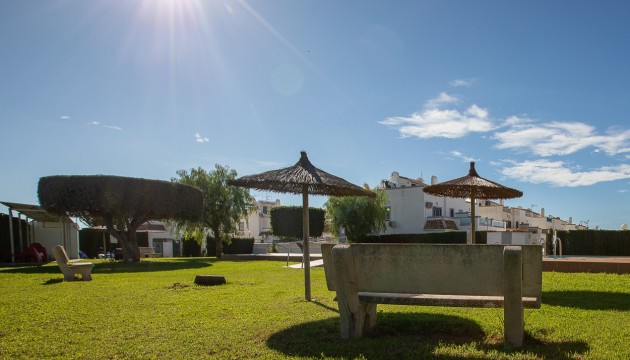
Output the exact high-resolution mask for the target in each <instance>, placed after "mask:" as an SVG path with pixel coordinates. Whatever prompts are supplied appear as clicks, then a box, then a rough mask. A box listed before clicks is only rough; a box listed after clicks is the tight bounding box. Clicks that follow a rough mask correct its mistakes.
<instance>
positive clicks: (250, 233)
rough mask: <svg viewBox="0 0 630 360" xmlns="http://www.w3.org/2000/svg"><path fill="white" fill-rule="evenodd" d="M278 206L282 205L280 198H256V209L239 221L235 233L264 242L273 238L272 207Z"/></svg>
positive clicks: (253, 204) (254, 202) (254, 204)
mask: <svg viewBox="0 0 630 360" xmlns="http://www.w3.org/2000/svg"><path fill="white" fill-rule="evenodd" d="M278 206H280V200H279V199H276V201H266V200H254V201H253V203H252V208H253V209H254V211H252V212H251V213H250V214H249V216H248V217H247V218H246V219H241V220H240V221H239V224H238V229H237V232H236V234H235V235H236V236H238V237H245V238H254V239H255V240H257V241H263V242H268V241H269V240H271V209H273V208H276V207H278Z"/></svg>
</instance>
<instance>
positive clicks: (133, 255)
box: [123, 229, 140, 262]
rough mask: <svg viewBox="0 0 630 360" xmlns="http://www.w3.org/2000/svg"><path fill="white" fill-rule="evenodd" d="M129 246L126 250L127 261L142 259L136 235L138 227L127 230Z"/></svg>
mask: <svg viewBox="0 0 630 360" xmlns="http://www.w3.org/2000/svg"><path fill="white" fill-rule="evenodd" d="M126 235H127V247H126V251H125V250H123V252H125V261H130V262H139V261H140V248H138V237H137V236H136V229H133V230H127V234H126Z"/></svg>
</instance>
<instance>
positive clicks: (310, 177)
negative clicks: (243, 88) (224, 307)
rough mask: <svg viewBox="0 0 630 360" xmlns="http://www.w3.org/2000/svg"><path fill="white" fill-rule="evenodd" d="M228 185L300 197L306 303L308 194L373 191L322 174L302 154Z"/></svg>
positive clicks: (308, 293) (364, 193)
mask: <svg viewBox="0 0 630 360" xmlns="http://www.w3.org/2000/svg"><path fill="white" fill-rule="evenodd" d="M228 184H230V185H234V186H241V187H246V188H251V189H257V190H267V191H274V192H280V193H290V194H302V221H303V229H304V230H303V233H302V238H303V241H304V260H303V261H304V287H305V296H306V300H309V301H310V300H311V270H310V261H311V259H310V253H309V252H310V249H309V244H308V236H309V227H308V221H309V220H308V195H309V194H312V195H332V196H375V194H374V193H373V192H372V191H369V190H366V189H364V188H362V187H359V186H356V185H354V184H351V183H349V182H347V181H346V180H344V179H342V178H340V177H337V176H335V175H331V174H329V173H327V172H325V171H322V170H320V169H318V168H316V167H315V166H313V164H311V162H310V161H309V160H308V157H307V156H306V152H305V151H302V152H301V156H300V160H299V161H298V162H297V163H296V164H295V165H293V166H290V167H286V168H283V169H279V170H272V171H267V172H264V173H260V174H256V175H249V176H243V177H240V178H238V179H236V180H231V181H228Z"/></svg>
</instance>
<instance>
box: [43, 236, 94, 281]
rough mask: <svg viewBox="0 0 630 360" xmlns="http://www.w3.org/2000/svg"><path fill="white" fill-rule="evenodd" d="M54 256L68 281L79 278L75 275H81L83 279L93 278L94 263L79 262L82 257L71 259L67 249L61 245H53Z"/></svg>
mask: <svg viewBox="0 0 630 360" xmlns="http://www.w3.org/2000/svg"><path fill="white" fill-rule="evenodd" d="M53 256H54V257H55V260H56V261H57V265H59V270H61V273H62V274H63V278H64V280H66V281H74V280H77V279H76V277H75V275H81V280H92V268H93V267H94V264H92V263H84V262H79V261H81V260H80V259H75V260H70V259H69V258H68V254H66V250H65V249H64V248H63V246H61V245H57V246H55V247H53Z"/></svg>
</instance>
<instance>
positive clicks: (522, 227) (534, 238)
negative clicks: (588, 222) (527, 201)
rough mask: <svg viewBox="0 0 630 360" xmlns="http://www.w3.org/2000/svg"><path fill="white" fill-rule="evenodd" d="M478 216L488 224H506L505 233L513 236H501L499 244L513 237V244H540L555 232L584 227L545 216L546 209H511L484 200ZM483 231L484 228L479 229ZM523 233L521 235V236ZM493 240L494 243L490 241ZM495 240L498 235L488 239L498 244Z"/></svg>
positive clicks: (519, 207)
mask: <svg viewBox="0 0 630 360" xmlns="http://www.w3.org/2000/svg"><path fill="white" fill-rule="evenodd" d="M477 214H478V215H479V216H480V217H481V221H482V222H483V221H484V219H485V220H486V221H487V222H493V221H496V220H499V221H503V222H505V224H506V229H505V231H507V232H510V233H511V234H504V235H501V239H502V240H501V241H499V243H506V242H505V241H506V238H507V237H511V238H512V239H517V238H518V239H521V240H518V241H516V240H514V241H511V242H509V243H511V244H527V243H538V242H539V241H540V239H541V238H543V237H545V235H546V234H548V233H551V232H553V230H581V229H584V227H583V226H580V225H576V224H573V219H572V218H569V220H568V221H565V220H562V219H560V218H558V217H554V216H551V215H545V209H544V208H541V209H540V213H537V212H535V211H533V210H532V209H526V208H523V207H522V206H517V207H509V206H505V205H504V202H503V201H502V200H501V201H499V202H495V201H491V200H484V201H482V202H481V203H480V207H479V211H478V212H477ZM479 229H480V230H483V227H481V228H479ZM519 233H521V235H519ZM491 238H492V239H493V240H492V242H491V240H490V239H491ZM495 238H498V235H493V236H489V237H488V243H494V242H496V241H495V240H496V239H495Z"/></svg>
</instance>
